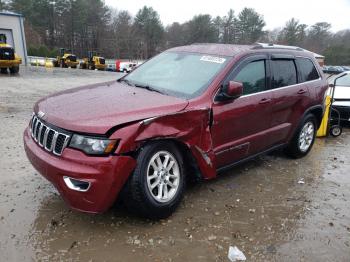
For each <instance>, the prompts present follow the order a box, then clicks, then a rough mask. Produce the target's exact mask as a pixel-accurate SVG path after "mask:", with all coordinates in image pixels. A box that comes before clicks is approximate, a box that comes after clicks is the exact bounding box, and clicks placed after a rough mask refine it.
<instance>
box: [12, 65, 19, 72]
mask: <svg viewBox="0 0 350 262" xmlns="http://www.w3.org/2000/svg"><path fill="white" fill-rule="evenodd" d="M18 72H19V66H13V67H10V73H11V74H18Z"/></svg>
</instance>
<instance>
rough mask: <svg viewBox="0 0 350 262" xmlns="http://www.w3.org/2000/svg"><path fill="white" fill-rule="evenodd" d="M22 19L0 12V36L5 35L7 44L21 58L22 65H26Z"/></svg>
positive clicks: (13, 14) (19, 16) (20, 16)
mask: <svg viewBox="0 0 350 262" xmlns="http://www.w3.org/2000/svg"><path fill="white" fill-rule="evenodd" d="M23 19H24V18H23V16H22V15H20V14H16V13H12V12H1V11H0V34H5V35H6V40H7V43H8V44H9V45H11V46H12V47H13V48H14V49H15V52H16V53H17V54H18V55H19V56H20V57H21V58H22V64H27V60H28V59H27V47H26V39H25V35H24V27H23Z"/></svg>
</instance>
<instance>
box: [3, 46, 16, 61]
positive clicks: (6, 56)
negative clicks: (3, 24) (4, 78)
mask: <svg viewBox="0 0 350 262" xmlns="http://www.w3.org/2000/svg"><path fill="white" fill-rule="evenodd" d="M14 59H15V52H14V51H13V49H12V48H9V47H3V48H0V60H14Z"/></svg>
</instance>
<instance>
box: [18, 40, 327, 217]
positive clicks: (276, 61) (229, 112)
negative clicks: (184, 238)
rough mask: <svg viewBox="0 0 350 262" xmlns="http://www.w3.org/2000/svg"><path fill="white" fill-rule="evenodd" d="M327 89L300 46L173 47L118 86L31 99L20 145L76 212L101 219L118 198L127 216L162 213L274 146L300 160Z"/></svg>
mask: <svg viewBox="0 0 350 262" xmlns="http://www.w3.org/2000/svg"><path fill="white" fill-rule="evenodd" d="M326 89H327V81H326V80H325V77H324V76H323V73H322V71H321V69H320V67H319V65H318V64H317V62H316V60H315V58H314V57H313V55H312V53H310V52H307V51H304V50H302V49H299V48H288V47H282V46H273V45H224V44H194V45H189V46H182V47H176V48H172V49H170V50H167V51H165V52H163V53H161V54H159V55H157V56H156V57H154V58H152V59H150V60H149V61H147V62H146V63H144V64H143V65H142V66H140V67H138V68H137V69H136V70H135V71H133V72H131V73H130V74H128V75H126V76H124V77H122V78H121V79H119V80H117V81H113V82H107V83H102V84H98V85H89V86H84V87H79V88H75V89H70V90H67V91H63V92H60V93H57V94H54V95H51V96H48V97H46V98H43V99H41V100H40V101H38V102H37V103H36V105H35V107H34V113H33V118H32V120H31V122H30V125H29V127H28V128H27V129H26V130H25V132H24V144H25V150H26V153H27V156H28V158H29V160H30V161H31V163H32V164H33V166H34V167H35V168H36V169H37V170H38V171H39V172H40V173H41V174H42V175H43V176H44V177H46V178H47V179H48V180H50V181H51V182H52V183H53V184H54V185H55V187H56V188H57V189H58V191H59V192H60V193H61V195H62V197H63V198H64V199H65V201H66V202H67V203H68V204H69V205H70V206H71V207H72V208H74V209H77V210H80V211H84V212H90V213H99V212H103V211H105V210H107V209H108V208H109V207H110V206H112V204H113V203H114V201H115V200H116V198H117V197H118V196H120V197H121V198H122V200H123V201H124V202H125V203H126V205H127V207H129V208H130V210H131V211H134V212H137V213H138V214H140V215H143V216H146V217H150V218H164V217H167V216H169V215H170V214H171V213H172V212H173V211H174V210H175V208H176V207H177V206H178V204H179V203H180V201H181V198H182V197H183V194H184V190H185V184H186V181H187V180H188V178H203V179H212V178H215V177H216V176H217V174H218V173H220V172H221V171H223V170H225V169H227V168H230V167H232V166H234V165H236V164H237V163H241V162H243V161H246V160H248V159H251V158H253V157H255V156H257V155H259V154H262V153H266V152H268V151H271V150H275V149H277V148H281V147H284V148H285V150H286V152H287V153H288V154H289V155H291V156H293V157H302V156H304V155H306V154H307V153H308V152H309V151H310V149H311V147H312V145H313V142H314V140H315V134H316V130H317V128H318V126H319V124H320V122H321V118H322V115H323V100H324V94H325V91H326Z"/></svg>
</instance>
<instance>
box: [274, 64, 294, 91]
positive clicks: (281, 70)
mask: <svg viewBox="0 0 350 262" xmlns="http://www.w3.org/2000/svg"><path fill="white" fill-rule="evenodd" d="M271 67H272V88H279V87H284V86H290V85H295V84H296V83H297V72H296V68H295V64H294V60H284V59H283V60H282V59H281V60H272V61H271Z"/></svg>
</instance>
